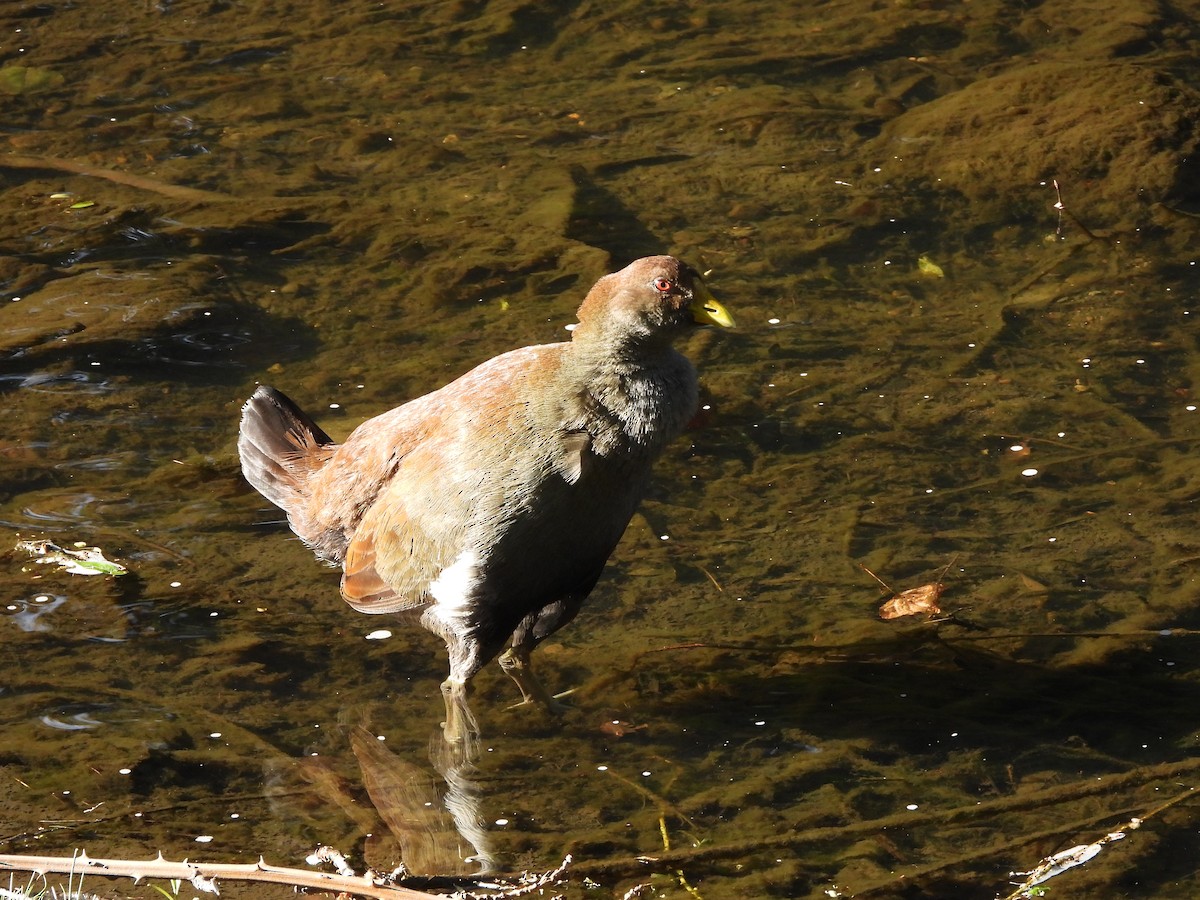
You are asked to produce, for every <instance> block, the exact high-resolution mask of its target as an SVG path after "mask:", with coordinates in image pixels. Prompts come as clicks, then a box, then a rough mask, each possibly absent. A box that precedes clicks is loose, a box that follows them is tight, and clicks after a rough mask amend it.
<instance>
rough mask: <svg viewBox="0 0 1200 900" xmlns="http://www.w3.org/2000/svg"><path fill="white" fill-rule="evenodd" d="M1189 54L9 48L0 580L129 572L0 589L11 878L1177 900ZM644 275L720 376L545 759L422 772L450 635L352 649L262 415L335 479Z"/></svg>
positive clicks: (54, 29)
mask: <svg viewBox="0 0 1200 900" xmlns="http://www.w3.org/2000/svg"><path fill="white" fill-rule="evenodd" d="M1185 6H1186V5H1185ZM1195 21H1196V10H1194V9H1193V10H1192V11H1191V12H1186V11H1185V10H1184V9H1183V7H1180V11H1178V12H1177V13H1176V12H1172V11H1171V7H1170V6H1167V5H1161V4H1154V3H1150V2H1148V0H1146V2H1133V3H1130V2H1119V3H1118V2H1116V0H1112V2H1106V0H1099V2H1082V0H1080V2H1067V3H1063V4H1055V5H1050V4H1047V5H1044V6H1040V7H1039V6H1038V5H1036V4H1033V5H1016V6H1014V5H1012V4H1005V3H1001V2H998V0H985V2H980V3H972V4H969V5H962V4H958V3H941V2H936V0H935V2H911V3H888V4H875V3H866V2H855V0H847V2H833V3H824V4H814V5H812V6H811V8H807V9H805V8H802V7H801V6H799V5H796V4H786V3H770V2H742V3H737V4H701V3H695V4H679V3H649V4H647V3H637V4H632V3H628V4H626V3H608V4H598V3H589V2H578V3H570V2H566V3H522V2H519V0H511V2H494V3H484V2H470V0H466V2H460V3H402V2H393V0H386V2H377V3H370V4H367V3H359V4H328V3H301V2H296V3H276V2H265V0H264V2H254V0H249V2H225V0H217V2H212V3H197V2H191V0H176V2H170V0H161V2H159V3H158V4H153V3H134V4H125V5H122V6H120V8H119V9H118V7H114V6H112V5H110V4H99V3H81V4H67V3H46V4H32V3H31V4H28V5H25V6H19V5H17V4H9V5H8V6H7V7H6V8H5V10H3V12H0V28H2V29H3V31H2V34H3V36H2V38H0V42H2V43H0V89H2V90H3V91H4V95H3V104H4V110H5V113H4V116H3V120H4V121H3V123H2V126H0V127H2V132H0V144H2V146H0V152H2V154H3V155H0V191H2V194H0V202H2V208H3V210H4V228H3V235H2V238H0V298H2V299H3V301H4V302H3V306H0V326H2V327H0V392H2V394H3V397H4V410H5V416H4V437H3V438H2V439H0V532H3V533H4V535H6V536H4V535H0V537H2V540H3V542H4V543H5V545H6V546H7V547H8V548H12V547H13V546H15V544H16V542H17V541H18V540H19V539H24V538H34V537H46V538H50V539H51V540H53V541H55V542H56V543H58V544H60V545H62V546H64V547H71V546H73V545H74V543H75V542H77V541H79V542H84V543H86V544H88V545H94V546H99V547H100V548H102V549H103V551H104V552H105V553H106V554H107V555H108V556H109V557H110V558H112V559H115V560H118V561H119V562H121V563H122V564H123V565H125V566H127V567H128V569H129V574H127V575H124V576H122V577H109V576H97V577H83V576H79V575H70V574H66V573H64V572H62V571H59V570H57V569H56V568H55V567H54V566H52V565H39V564H36V563H34V562H33V560H32V559H31V558H30V557H29V556H28V554H26V553H24V552H17V551H15V550H12V551H10V552H7V553H6V555H5V556H4V557H3V565H4V567H5V571H6V576H5V578H4V580H3V588H2V589H0V590H2V592H3V596H2V597H0V612H2V613H3V618H2V619H0V647H3V650H2V651H0V658H2V659H3V668H2V670H0V671H2V677H0V724H2V726H3V727H2V728H0V774H2V775H3V778H2V779H0V822H2V825H0V852H4V853H39V854H60V855H61V854H65V855H68V856H69V855H70V853H71V852H72V850H74V849H77V848H85V849H87V851H88V852H89V853H90V854H91V855H92V856H114V857H115V856H126V857H143V858H144V857H148V856H153V855H154V854H155V853H157V852H158V851H162V853H164V854H165V855H166V856H168V857H170V858H181V857H190V858H193V859H206V860H211V861H224V862H249V861H253V860H255V859H257V858H258V856H259V855H260V854H262V855H264V856H266V857H267V858H268V859H270V860H271V861H272V862H276V863H280V864H285V865H294V866H303V865H304V857H305V856H306V855H307V854H309V853H310V852H311V851H312V849H313V848H314V847H315V846H317V845H318V844H331V845H333V846H335V847H337V848H338V849H339V850H341V851H342V852H343V853H345V854H347V856H348V857H349V858H350V860H351V862H352V864H356V865H358V866H360V867H361V866H362V865H363V861H364V859H365V860H366V862H368V863H370V864H372V865H374V866H376V867H377V868H378V869H381V870H390V869H392V868H394V867H395V866H396V865H397V864H398V863H399V862H400V861H401V859H402V858H403V860H404V862H405V863H406V864H407V865H408V866H409V868H410V869H412V870H414V871H417V872H432V873H438V874H453V873H470V872H475V871H477V870H478V869H479V868H480V867H481V865H482V864H484V863H490V865H491V867H492V868H494V869H496V870H499V871H501V872H517V871H521V870H523V869H530V870H537V871H544V870H549V869H553V868H554V867H555V866H557V865H558V864H559V863H560V862H561V861H562V859H563V857H564V856H565V855H566V854H568V853H570V854H571V856H572V858H573V863H572V866H571V868H570V869H569V872H570V879H571V880H570V882H569V883H568V884H566V885H563V886H561V887H560V891H562V892H563V893H564V894H565V895H567V896H585V895H586V896H614V897H621V896H624V895H625V894H626V892H627V891H629V890H630V889H631V888H633V887H634V886H635V885H638V884H645V885H649V887H646V888H644V889H643V892H642V896H650V895H653V896H660V897H679V898H683V897H697V896H698V897H703V898H705V900H717V898H735V897H736V898H745V897H794V898H809V897H813V898H816V897H836V896H859V897H882V898H893V897H894V898H899V897H915V896H929V897H955V898H992V897H997V896H1000V897H1003V896H1006V895H1007V894H1008V893H1009V892H1011V891H1012V890H1013V889H1014V887H1015V886H1016V885H1018V884H1019V883H1020V882H1021V881H1022V880H1023V877H1024V876H1020V875H1016V876H1014V875H1010V872H1012V871H1014V870H1029V869H1032V868H1033V867H1034V866H1035V865H1036V864H1037V863H1038V861H1039V860H1041V859H1042V858H1044V857H1047V856H1049V855H1051V854H1054V853H1056V852H1058V851H1061V850H1064V849H1066V848H1069V847H1072V846H1074V845H1080V844H1083V845H1086V844H1091V843H1093V842H1096V841H1099V840H1100V839H1101V838H1103V837H1104V836H1105V835H1106V834H1108V833H1109V832H1112V831H1113V830H1114V829H1117V828H1119V827H1121V826H1122V825H1126V824H1127V823H1128V822H1129V820H1130V819H1131V818H1132V817H1140V818H1143V819H1144V820H1145V821H1144V824H1143V825H1142V826H1141V827H1140V828H1139V829H1137V830H1131V831H1129V833H1128V835H1127V836H1126V837H1125V838H1124V839H1121V840H1111V841H1109V842H1106V843H1104V844H1102V846H1101V852H1100V853H1099V854H1098V855H1097V856H1095V857H1094V858H1092V859H1090V860H1089V861H1088V862H1086V864H1084V865H1082V866H1079V867H1076V868H1074V869H1072V870H1071V871H1069V872H1066V873H1064V874H1062V875H1059V876H1057V879H1060V880H1055V881H1053V882H1051V883H1050V885H1049V886H1050V887H1051V888H1052V890H1053V893H1052V895H1057V894H1058V893H1060V892H1062V893H1069V894H1070V895H1071V896H1105V897H1149V896H1153V897H1157V898H1172V897H1180V898H1184V897H1194V896H1196V895H1197V893H1198V892H1200V885H1197V867H1196V862H1195V861H1196V859H1197V858H1198V857H1200V846H1197V840H1196V835H1197V829H1196V827H1195V822H1196V816H1197V806H1196V804H1195V802H1194V801H1192V800H1191V798H1190V794H1189V793H1188V792H1189V791H1191V790H1192V789H1193V788H1194V787H1195V786H1196V785H1197V783H1198V780H1200V755H1197V734H1198V733H1200V721H1198V719H1200V715H1198V713H1197V710H1200V683H1198V676H1200V631H1198V630H1200V603H1198V600H1200V590H1198V586H1197V572H1198V571H1200V528H1198V522H1197V510H1196V504H1197V497H1198V496H1200V463H1198V462H1197V456H1196V449H1197V448H1196V442H1197V439H1198V438H1200V411H1198V410H1197V405H1200V397H1198V396H1197V390H1196V386H1195V382H1196V380H1197V378H1200V347H1198V346H1197V340H1196V334H1197V324H1196V321H1195V320H1196V319H1197V317H1200V272H1198V271H1197V270H1198V268H1200V266H1198V263H1200V234H1198V232H1200V228H1198V222H1197V217H1196V216H1197V210H1198V209H1200V202H1198V200H1200V191H1198V186H1200V174H1198V173H1197V168H1198V166H1197V160H1198V159H1200V156H1198V155H1197V145H1198V143H1200V133H1198V132H1197V122H1198V121H1200V69H1198V68H1197V65H1196V62H1195V61H1196V59H1197V58H1200V42H1198V40H1197V38H1198V35H1197V26H1196V25H1195ZM1055 180H1057V183H1058V191H1057V192H1056V190H1055V186H1054V183H1053V182H1054V181H1055ZM660 252H670V253H675V254H677V255H680V256H682V257H684V258H686V259H688V260H690V261H691V262H692V263H693V264H694V265H696V266H697V267H698V268H700V269H702V270H706V271H710V274H709V281H710V284H711V285H712V287H713V289H714V291H715V292H716V293H717V294H718V296H719V297H720V298H721V299H722V300H723V301H724V302H726V303H727V305H728V306H729V307H730V308H731V309H732V310H733V311H734V313H735V315H736V316H737V318H738V321H739V325H740V327H739V328H738V329H737V330H736V331H734V332H725V333H720V334H718V333H715V332H704V333H701V334H698V335H697V336H696V337H695V338H694V339H693V340H691V341H690V342H689V344H688V345H687V346H686V347H685V348H684V349H685V350H686V352H687V353H688V354H689V355H690V356H691V357H692V358H693V359H694V360H695V361H696V362H697V365H698V367H699V368H700V370H701V374H702V380H703V384H704V391H705V400H704V402H705V410H706V412H705V415H704V416H703V417H702V421H701V422H700V427H699V428H698V429H696V430H695V431H692V432H690V433H689V434H688V435H687V436H686V438H684V439H682V440H680V441H679V442H678V444H677V445H675V446H674V447H672V448H671V450H670V451H669V452H668V454H667V456H666V458H665V459H664V460H663V461H662V463H661V465H660V466H659V467H658V469H657V478H656V482H655V487H654V490H653V493H652V496H651V497H650V498H649V499H648V500H647V501H646V503H645V504H644V505H643V507H642V510H641V512H640V513H639V515H638V516H637V517H636V518H635V519H634V521H633V524H632V525H631V527H630V528H629V531H628V532H627V534H626V537H625V539H624V541H623V543H622V545H621V546H620V548H619V549H618V551H617V552H616V554H615V555H614V559H613V561H612V564H611V566H610V568H609V571H608V573H607V574H606V576H605V578H604V579H603V580H602V582H601V584H600V586H599V587H598V588H597V589H596V591H595V593H594V595H593V597H592V600H591V602H590V604H589V605H588V607H587V608H586V610H585V612H584V613H583V615H581V616H580V618H579V619H578V620H577V621H576V622H575V623H574V624H573V625H571V626H570V627H569V628H568V629H566V630H564V631H563V632H561V633H560V634H559V635H556V636H555V637H554V638H553V639H552V640H551V641H550V642H549V643H548V644H547V645H546V646H545V647H544V648H543V649H542V650H541V651H540V652H539V656H540V664H541V671H542V673H543V675H544V677H545V679H546V681H547V682H548V683H549V684H550V685H551V686H552V687H553V688H554V689H556V690H563V689H567V688H569V687H574V688H576V690H575V693H574V694H573V695H571V697H570V702H571V704H572V707H573V708H572V711H571V712H570V713H569V714H568V715H567V716H566V718H565V719H564V720H563V721H562V722H561V723H557V722H554V721H551V720H548V719H546V718H545V717H543V716H542V715H541V714H539V713H537V712H533V711H529V710H525V709H522V710H508V709H507V708H506V707H507V706H508V705H509V704H510V703H511V702H513V701H514V700H515V699H516V697H515V692H514V690H513V688H512V685H511V684H510V683H509V682H508V680H507V679H505V678H504V677H503V675H502V674H501V673H500V672H499V670H498V669H497V668H496V667H491V668H490V669H489V670H488V671H487V672H486V673H485V674H484V675H482V676H481V677H480V678H479V679H478V681H477V687H478V693H477V695H476V699H475V712H476V713H477V714H478V716H479V717H480V720H481V727H482V730H483V739H482V743H481V746H480V748H479V756H478V759H477V760H476V761H475V762H474V764H473V765H471V766H457V767H456V766H455V765H454V761H453V760H450V761H448V760H446V759H445V758H444V755H442V754H440V753H439V752H438V750H437V748H438V744H439V741H438V738H437V733H438V722H439V720H440V718H441V709H442V701H441V697H440V693H439V690H438V684H439V682H440V680H441V679H442V678H443V677H444V667H445V661H444V658H443V652H442V648H441V646H440V644H439V642H438V641H437V640H436V639H434V638H432V637H430V636H429V635H426V634H424V633H423V632H420V631H415V630H412V629H408V628H403V627H400V626H399V625H397V624H396V623H393V622H390V621H388V620H386V619H380V618H374V617H366V616H362V615H359V614H357V613H355V612H353V611H351V610H350V609H349V608H348V607H346V606H345V605H344V604H343V603H342V601H341V600H340V599H339V598H338V590H337V576H336V574H335V573H333V572H331V571H329V570H327V569H323V568H322V567H321V566H319V565H318V564H317V563H316V562H315V561H314V560H313V559H312V557H311V555H310V554H309V553H308V552H307V551H306V550H305V549H304V548H303V547H302V546H301V545H300V544H299V543H298V542H297V541H296V540H295V539H294V538H293V537H292V536H291V535H290V533H289V532H288V531H287V530H286V529H285V528H284V527H283V525H282V524H281V522H280V520H281V515H280V514H279V512H278V511H277V510H275V509H273V508H270V507H269V506H268V505H267V504H266V503H265V502H264V501H263V500H262V499H261V498H260V497H258V496H257V495H256V494H254V493H253V492H252V491H251V490H250V489H249V488H248V487H247V486H246V485H245V484H244V483H243V482H242V481H241V479H240V476H239V474H238V469H237V462H236V457H235V450H234V440H235V432H236V423H237V418H238V413H239V409H240V406H241V403H242V402H243V401H244V399H245V398H246V397H247V396H249V394H250V393H251V392H252V391H253V389H254V386H255V384H256V383H258V382H267V383H271V384H273V385H275V386H277V387H279V388H281V389H283V390H285V391H286V392H288V393H289V394H291V395H292V396H293V397H295V398H296V399H297V401H298V402H300V403H301V405H303V406H304V407H306V408H307V409H309V410H311V411H312V412H313V413H314V414H315V415H316V417H317V418H318V420H319V421H320V422H321V423H322V425H323V426H324V427H325V428H326V429H327V430H328V431H329V432H330V433H332V434H335V435H337V436H341V435H344V434H346V433H348V432H349V431H350V429H351V428H353V427H354V426H355V425H356V424H357V423H358V422H360V421H362V420H363V419H365V418H366V417H368V416H370V415H373V414H375V413H378V412H380V411H382V410H384V409H387V408H389V407H391V406H394V405H397V404H398V403H399V402H401V401H403V400H405V399H407V398H410V397H414V396H417V395H420V394H422V393H424V392H426V391H428V390H431V389H433V388H435V387H437V386H439V385H441V384H442V383H445V382H446V381H448V380H449V379H451V378H453V377H455V376H456V375H458V374H460V373H462V372H463V371H465V370H467V369H468V368H470V367H471V366H473V365H475V364H477V363H478V362H481V361H482V360H485V359H487V358H489V357H491V356H493V355H495V354H497V353H500V352H502V351H504V350H507V349H511V348H512V347H515V346H520V345H522V344H526V343H533V342H545V341H552V340H559V339H561V338H563V337H564V336H565V332H564V327H565V326H566V325H567V324H568V323H570V322H572V321H573V312H574V309H575V307H576V306H577V304H578V302H579V301H580V299H581V298H582V296H583V294H584V293H585V291H586V289H587V287H588V286H589V285H590V284H591V283H592V282H593V281H594V280H595V279H596V278H597V277H599V276H600V275H602V274H604V273H605V272H607V271H611V270H612V269H614V268H616V267H618V266H621V265H623V264H624V263H625V262H627V261H628V260H630V259H633V258H635V257H638V256H643V255H648V254H651V253H660ZM868 570H869V571H868ZM871 573H873V574H874V576H877V578H875V577H872V574H871ZM880 581H882V582H883V583H885V584H886V585H887V586H888V590H885V589H884V587H881V585H880V583H879V582H880ZM921 586H927V587H926V590H925V594H926V595H927V596H930V595H936V594H937V592H938V590H939V589H940V590H941V594H940V598H939V600H940V607H941V613H940V614H936V615H935V614H930V613H918V614H916V615H913V616H908V617H903V618H898V619H892V620H889V621H883V620H882V619H880V617H879V615H878V609H879V606H880V604H881V603H882V602H883V601H884V600H886V599H887V598H888V597H889V596H891V593H894V592H901V591H905V590H909V589H913V588H919V587H921ZM928 586H932V587H928ZM939 586H940V588H939ZM380 630H387V631H390V632H391V635H390V636H385V635H383V634H379V633H378V632H380ZM447 797H449V799H450V806H451V807H452V809H450V810H448V809H446V802H447ZM1181 797H1182V798H1183V799H1180V800H1179V802H1177V803H1174V804H1172V805H1167V806H1165V808H1164V804H1168V803H1169V802H1170V801H1173V800H1177V799H1178V798H1181ZM452 812H455V813H457V816H455V815H452V814H451V813H452ZM466 857H471V859H465V858H466ZM88 887H90V888H91V889H92V890H96V891H115V892H117V893H118V894H119V895H120V896H139V897H148V896H152V895H153V894H152V892H151V891H150V889H149V888H147V887H146V886H144V885H142V886H139V887H133V886H131V885H130V884H129V883H124V884H121V883H108V882H105V881H104V880H103V879H99V878H96V879H94V880H91V881H90V882H89V884H88ZM185 890H186V888H185ZM224 890H225V893H226V895H227V896H235V897H237V896H245V897H268V896H274V894H272V893H270V891H271V890H272V889H269V888H264V887H262V886H250V887H244V886H239V885H237V884H233V883H229V884H226V885H224ZM122 892H123V893H122ZM139 892H140V893H139ZM278 895H279V896H281V897H282V896H285V895H288V894H287V892H286V891H285V889H282V888H281V889H279V890H278Z"/></svg>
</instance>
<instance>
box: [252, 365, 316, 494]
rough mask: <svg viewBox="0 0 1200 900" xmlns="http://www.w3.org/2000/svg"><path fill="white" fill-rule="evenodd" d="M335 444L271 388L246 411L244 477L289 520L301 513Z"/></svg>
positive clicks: (258, 395)
mask: <svg viewBox="0 0 1200 900" xmlns="http://www.w3.org/2000/svg"><path fill="white" fill-rule="evenodd" d="M332 445H333V440H332V439H331V438H330V437H329V435H327V434H326V433H325V432H324V431H322V430H321V429H320V427H319V426H318V425H317V423H316V422H314V421H313V420H312V419H310V418H309V417H308V416H307V415H305V414H304V412H303V411H302V410H301V409H300V407H298V406H297V405H296V404H295V403H293V402H292V401H291V400H290V399H289V398H288V397H286V396H285V395H283V394H281V393H280V392H279V391H277V390H275V389H274V388H271V387H267V386H266V385H265V384H264V385H261V386H260V387H259V388H258V390H256V391H255V392H254V396H253V397H251V398H250V399H249V400H247V401H246V405H245V406H243V407H242V425H241V429H240V433H239V434H238V455H239V456H240V457H241V459H242V474H243V475H244V476H246V480H247V481H248V482H250V484H251V485H253V486H254V488H255V489H256V490H257V491H258V492H259V493H260V494H262V495H263V496H264V497H266V498H267V499H268V500H270V501H271V502H272V503H274V504H275V505H276V506H278V507H279V508H280V509H282V510H283V511H284V512H286V513H288V514H289V515H290V514H291V513H292V512H293V511H296V512H298V511H299V510H298V509H297V507H298V506H299V504H300V503H301V502H302V501H303V500H304V497H305V495H306V493H307V491H306V487H305V485H306V482H307V481H308V477H309V475H310V474H312V472H314V471H315V470H317V469H319V468H321V466H322V465H323V464H324V462H325V460H326V459H328V458H329V452H328V451H329V450H332Z"/></svg>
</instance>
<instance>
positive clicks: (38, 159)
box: [0, 153, 237, 203]
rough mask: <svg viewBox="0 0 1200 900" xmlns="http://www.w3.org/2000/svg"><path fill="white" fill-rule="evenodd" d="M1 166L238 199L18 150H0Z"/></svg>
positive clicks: (172, 193)
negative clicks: (5, 151) (1, 151)
mask: <svg viewBox="0 0 1200 900" xmlns="http://www.w3.org/2000/svg"><path fill="white" fill-rule="evenodd" d="M0 169H48V170H50V171H52V172H69V173H71V174H72V175H84V176H87V177H89V178H103V179H104V180H105V181H111V182H113V183H114V184H123V185H125V186H126V187H131V188H137V189H138V190H142V191H151V192H153V193H155V194H162V195H163V196H164V197H174V198H175V199H177V200H197V201H203V202H206V203H228V202H229V201H231V200H236V199H237V198H236V197H232V196H230V195H229V194H222V193H219V192H217V191H205V190H201V189H200V188H192V187H186V186H184V185H178V184H169V183H167V182H165V181H158V180H156V179H154V178H146V177H145V176H143V175H134V174H132V173H131V172H121V171H118V170H117V169H103V168H100V167H99V166H89V165H87V164H86V163H79V162H75V160H73V159H59V158H57V157H54V156H20V155H17V154H15V153H0Z"/></svg>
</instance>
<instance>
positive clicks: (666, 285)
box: [654, 278, 675, 294]
mask: <svg viewBox="0 0 1200 900" xmlns="http://www.w3.org/2000/svg"><path fill="white" fill-rule="evenodd" d="M673 287H675V285H673V284H671V282H670V281H668V280H667V279H665V278H656V279H654V289H655V290H656V291H662V292H663V293H664V294H665V293H666V292H667V291H669V290H671V288H673Z"/></svg>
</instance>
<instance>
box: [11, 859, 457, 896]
mask: <svg viewBox="0 0 1200 900" xmlns="http://www.w3.org/2000/svg"><path fill="white" fill-rule="evenodd" d="M0 871H12V872H37V873H40V874H42V875H45V874H47V873H49V872H54V873H56V874H63V875H65V874H68V873H73V874H76V875H93V876H94V875H103V876H106V877H110V878H132V879H133V880H134V881H135V882H136V881H140V880H142V879H143V878H161V879H164V880H167V881H173V880H179V881H187V882H190V883H191V884H192V886H193V887H195V888H196V889H197V890H208V891H210V892H215V891H214V890H213V889H214V888H215V886H216V885H215V882H216V881H217V880H218V879H225V880H227V881H261V882H269V883H272V884H285V885H290V886H292V887H299V888H308V889H309V890H318V891H330V892H338V893H342V892H344V893H347V894H352V895H354V896H358V897H372V898H379V900H429V898H430V897H431V896H435V895H433V894H427V893H423V892H421V891H414V890H410V889H409V888H405V887H400V886H398V885H388V884H379V883H376V881H375V878H374V876H373V875H372V874H371V873H368V874H366V875H363V876H359V877H354V878H348V877H346V876H344V875H331V874H328V873H325V872H312V871H308V870H305V869H290V868H286V867H284V866H272V865H268V864H267V863H266V862H264V861H263V860H262V859H261V858H260V859H259V861H258V862H257V863H251V864H249V865H231V864H227V863H202V862H188V861H183V862H171V861H170V860H166V859H163V857H162V855H161V854H160V855H159V857H158V858H157V859H150V860H132V859H92V858H90V857H89V856H87V855H86V854H80V855H78V856H76V857H75V858H73V859H72V858H71V857H66V856H21V855H8V854H0Z"/></svg>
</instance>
